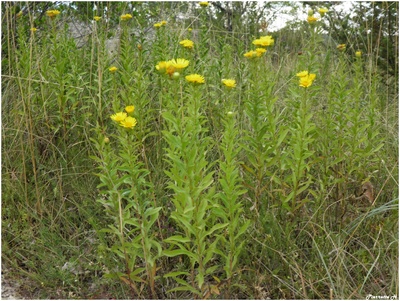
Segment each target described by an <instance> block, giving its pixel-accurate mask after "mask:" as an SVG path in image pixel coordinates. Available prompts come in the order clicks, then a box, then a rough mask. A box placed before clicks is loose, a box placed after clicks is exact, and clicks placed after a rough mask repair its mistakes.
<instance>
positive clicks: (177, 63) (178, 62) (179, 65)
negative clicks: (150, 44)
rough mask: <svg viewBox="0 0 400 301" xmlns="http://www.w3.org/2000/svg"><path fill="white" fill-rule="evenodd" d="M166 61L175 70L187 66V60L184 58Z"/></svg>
mask: <svg viewBox="0 0 400 301" xmlns="http://www.w3.org/2000/svg"><path fill="white" fill-rule="evenodd" d="M168 63H170V65H171V66H172V67H174V68H175V69H177V70H181V69H184V68H186V67H187V66H189V61H188V60H185V59H176V60H175V59H173V60H170V61H168Z"/></svg>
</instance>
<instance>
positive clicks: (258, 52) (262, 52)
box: [256, 48, 267, 57]
mask: <svg viewBox="0 0 400 301" xmlns="http://www.w3.org/2000/svg"><path fill="white" fill-rule="evenodd" d="M266 52H267V50H266V49H264V48H257V49H256V54H257V57H261V56H262V55H263V54H264V53H266Z"/></svg>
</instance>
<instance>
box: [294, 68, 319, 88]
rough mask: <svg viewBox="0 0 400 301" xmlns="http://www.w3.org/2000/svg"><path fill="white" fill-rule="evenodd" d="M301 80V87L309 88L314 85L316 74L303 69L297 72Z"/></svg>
mask: <svg viewBox="0 0 400 301" xmlns="http://www.w3.org/2000/svg"><path fill="white" fill-rule="evenodd" d="M296 76H298V77H299V80H300V87H303V88H308V87H309V86H311V85H312V83H313V81H314V79H315V77H316V75H315V74H314V73H308V71H301V72H299V73H297V74H296Z"/></svg>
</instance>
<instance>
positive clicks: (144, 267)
mask: <svg viewBox="0 0 400 301" xmlns="http://www.w3.org/2000/svg"><path fill="white" fill-rule="evenodd" d="M116 5H117V4H116ZM2 7H3V9H4V16H5V17H4V18H5V19H4V20H3V21H2V22H3V24H6V26H7V28H8V30H3V35H2V45H3V58H2V59H3V64H2V259H3V263H4V264H5V265H7V266H11V267H13V268H14V271H15V276H16V277H17V276H18V275H19V276H21V275H23V276H24V277H28V278H30V279H31V280H32V281H33V284H32V285H33V287H34V288H35V289H30V290H29V289H28V288H27V290H28V291H29V292H30V294H31V295H30V296H34V297H38V298H48V297H55V298H57V297H58V298H89V297H90V298H105V297H106V298H109V297H112V298H137V299H148V298H154V299H158V298H159V299H175V298H177V299H181V298H183V299H192V298H196V299H209V298H211V299H222V298H225V299H236V298H241V299H264V298H274V299H278V298H279V299H280V298H282V299H283V298H287V299H293V298H295V299H297V298H298V299H303V298H304V299H316V298H319V299H328V298H335V299H336V298H337V299H339V298H340V299H352V298H353V299H354V298H365V297H366V296H367V295H368V294H372V295H397V294H398V271H397V261H398V257H397V256H398V233H397V231H398V207H397V203H398V197H397V194H398V180H397V179H398V168H397V167H398V136H397V128H396V126H395V124H394V123H396V122H397V99H396V97H397V95H396V94H394V95H391V94H388V93H387V90H386V87H385V85H384V82H383V80H382V77H381V76H380V73H379V72H378V71H379V70H378V67H377V66H376V64H374V62H376V58H375V54H374V53H373V52H371V53H365V54H362V53H360V52H355V51H353V50H354V49H352V47H353V46H352V45H349V44H346V45H345V44H339V45H335V46H334V47H331V45H329V44H327V43H325V42H324V39H323V35H324V34H325V33H324V32H323V31H322V29H321V28H320V26H319V23H318V22H322V20H323V18H328V17H329V12H328V13H326V14H325V13H321V14H320V15H319V17H318V18H317V19H318V20H314V19H312V18H311V19H310V17H312V16H314V12H309V19H308V22H307V21H304V23H303V24H302V25H301V28H299V29H298V31H297V32H296V33H293V35H296V41H297V42H296V43H300V44H301V45H302V47H303V50H302V53H300V54H297V53H296V54H285V53H279V55H278V56H277V55H275V54H276V53H275V51H276V50H277V49H279V51H280V52H283V51H284V48H282V47H280V40H279V39H278V38H277V35H274V33H268V32H263V31H255V30H253V31H252V32H235V31H227V30H226V29H225V30H223V29H222V28H218V27H216V26H210V27H208V26H207V25H206V24H208V22H209V20H210V19H209V18H211V17H210V14H209V12H208V10H209V9H210V6H209V4H207V3H202V4H200V5H199V4H196V7H195V8H194V9H193V11H192V14H191V17H190V18H187V19H185V20H184V21H181V20H179V19H174V18H172V16H169V15H168V14H162V15H161V17H162V18H161V17H160V16H158V17H160V19H157V20H155V22H154V23H151V24H150V26H149V27H146V26H147V25H148V24H149V20H146V19H143V18H138V17H136V15H135V14H134V15H133V16H132V15H131V14H130V12H129V11H125V6H123V5H121V6H115V8H114V9H115V10H116V11H117V12H118V21H117V20H116V19H115V20H114V22H116V24H117V25H116V26H117V27H118V30H117V31H113V30H111V28H110V27H109V26H110V24H111V23H110V24H108V23H107V14H106V13H105V12H103V11H101V10H100V7H101V6H99V7H98V11H94V12H93V17H95V16H96V18H95V19H94V20H86V21H87V23H88V24H89V26H90V27H91V34H90V35H89V36H88V38H87V41H86V44H85V45H83V46H80V47H78V46H77V45H76V43H75V41H74V39H73V38H71V37H70V36H69V35H68V26H64V25H63V24H64V23H63V22H62V20H63V19H64V18H67V16H66V12H64V11H58V10H51V11H49V10H47V12H43V13H44V14H45V15H44V16H43V17H44V19H43V20H44V21H43V22H42V23H41V24H40V28H39V29H36V27H35V26H37V25H35V22H38V21H37V20H36V19H35V17H37V15H38V14H39V13H40V12H39V11H31V10H28V11H26V12H25V13H24V14H22V13H21V14H20V15H18V11H16V10H15V7H14V6H13V5H11V4H10V3H8V4H2ZM108 13H110V12H108ZM171 13H172V12H171ZM315 15H317V13H315ZM167 16H168V17H167ZM164 17H165V19H163V18H164ZM35 20H36V21H35ZM151 21H154V16H152V17H151ZM146 24H147V25H146ZM210 24H212V23H210ZM245 29H246V28H245V27H243V28H242V30H243V31H245ZM110 37H112V39H113V41H114V42H115V44H114V45H113V47H112V49H113V51H112V52H111V51H110V48H109V46H107V45H108V44H109V41H110ZM339 42H342V41H339ZM336 46H337V47H336ZM274 49H275V50H274ZM350 49H352V50H350ZM396 124H397V123H396Z"/></svg>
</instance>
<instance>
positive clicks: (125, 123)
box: [111, 105, 137, 129]
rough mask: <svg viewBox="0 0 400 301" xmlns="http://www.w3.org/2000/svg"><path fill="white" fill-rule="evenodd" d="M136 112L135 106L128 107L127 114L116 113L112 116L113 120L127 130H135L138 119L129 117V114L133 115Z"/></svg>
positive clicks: (126, 108)
mask: <svg viewBox="0 0 400 301" xmlns="http://www.w3.org/2000/svg"><path fill="white" fill-rule="evenodd" d="M134 111H135V106H132V105H130V106H126V107H125V112H118V113H115V114H113V115H111V119H112V120H114V121H115V122H117V123H118V124H119V125H120V126H122V127H124V128H126V129H133V128H134V127H135V126H136V124H137V121H136V118H133V117H132V116H128V114H132V113H133V112H134Z"/></svg>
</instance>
